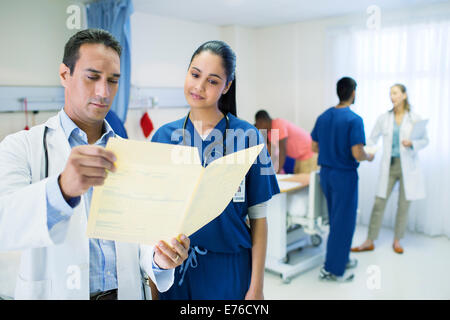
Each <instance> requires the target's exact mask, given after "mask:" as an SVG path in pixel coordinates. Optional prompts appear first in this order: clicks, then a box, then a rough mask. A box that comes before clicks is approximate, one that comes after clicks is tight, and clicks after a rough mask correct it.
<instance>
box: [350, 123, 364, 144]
mask: <svg viewBox="0 0 450 320" xmlns="http://www.w3.org/2000/svg"><path fill="white" fill-rule="evenodd" d="M357 144H363V145H366V136H365V134H364V124H363V121H362V119H361V118H359V117H358V118H356V119H355V120H353V121H352V122H351V127H350V146H354V145H357Z"/></svg>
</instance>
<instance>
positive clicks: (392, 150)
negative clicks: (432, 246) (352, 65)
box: [351, 84, 428, 253]
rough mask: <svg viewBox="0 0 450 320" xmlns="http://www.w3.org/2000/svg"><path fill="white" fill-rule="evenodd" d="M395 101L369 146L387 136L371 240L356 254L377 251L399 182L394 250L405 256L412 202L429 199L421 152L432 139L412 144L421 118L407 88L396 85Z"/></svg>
mask: <svg viewBox="0 0 450 320" xmlns="http://www.w3.org/2000/svg"><path fill="white" fill-rule="evenodd" d="M391 101H392V103H393V105H394V107H393V108H392V109H391V110H390V111H388V112H386V113H384V114H382V115H381V116H380V117H379V118H378V120H377V122H376V125H375V127H374V129H373V131H372V134H371V136H370V138H369V139H368V140H369V141H368V144H367V145H368V146H374V145H376V143H377V141H378V138H379V137H380V136H383V158H382V160H381V172H380V175H379V180H378V188H377V193H376V198H375V203H374V206H373V209H372V215H371V218H370V224H369V230H368V235H367V240H366V241H365V242H364V243H363V244H361V245H360V246H359V247H355V248H352V249H351V250H352V252H361V251H371V250H374V249H375V245H374V241H375V240H376V239H377V237H378V234H379V231H380V227H381V223H382V220H383V215H384V209H385V207H386V203H387V200H388V199H389V196H390V195H391V193H392V189H393V188H394V186H395V184H396V183H397V182H399V184H400V185H399V199H398V207H397V216H396V221H395V231H394V243H393V249H394V251H395V252H396V253H403V251H404V250H403V248H402V246H401V245H400V239H402V238H403V236H404V233H405V230H406V227H407V220H408V209H409V206H410V203H411V201H412V200H418V199H423V198H424V197H425V185H424V179H423V173H422V171H421V168H420V163H419V157H418V151H419V150H421V149H422V148H424V147H426V145H427V144H428V137H427V135H426V133H425V135H424V136H423V137H422V138H420V139H417V140H412V141H411V140H410V135H411V131H412V129H413V127H414V124H415V123H416V122H417V121H420V120H421V118H420V117H419V116H418V115H417V114H415V113H413V112H412V111H411V106H410V104H409V102H408V95H407V93H406V87H405V86H404V85H402V84H395V85H393V86H392V87H391Z"/></svg>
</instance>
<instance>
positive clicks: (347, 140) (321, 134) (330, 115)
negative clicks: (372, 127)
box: [311, 107, 366, 170]
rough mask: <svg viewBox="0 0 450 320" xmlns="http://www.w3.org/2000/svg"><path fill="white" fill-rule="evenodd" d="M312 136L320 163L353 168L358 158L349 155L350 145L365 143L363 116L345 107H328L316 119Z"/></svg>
mask: <svg viewBox="0 0 450 320" xmlns="http://www.w3.org/2000/svg"><path fill="white" fill-rule="evenodd" d="M311 138H312V139H313V140H314V141H316V142H318V143H319V158H318V164H319V165H320V166H325V167H330V168H335V169H343V170H352V169H356V168H358V166H359V162H358V161H356V159H355V158H354V157H353V155H352V150H351V148H352V146H354V145H357V144H363V145H365V144H366V137H365V134H364V124H363V121H362V118H361V117H360V116H358V115H357V114H356V113H354V112H353V111H352V110H350V108H349V107H346V108H340V109H338V108H335V107H331V108H329V109H328V110H326V111H325V112H324V113H322V114H321V115H320V116H319V117H318V118H317V120H316V124H315V125H314V129H313V131H312V132H311Z"/></svg>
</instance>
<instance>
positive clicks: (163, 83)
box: [125, 12, 220, 140]
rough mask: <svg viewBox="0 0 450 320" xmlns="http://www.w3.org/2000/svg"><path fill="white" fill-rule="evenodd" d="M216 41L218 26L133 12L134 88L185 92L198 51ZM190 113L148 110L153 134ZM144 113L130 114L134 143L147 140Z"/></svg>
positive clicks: (129, 125)
mask: <svg viewBox="0 0 450 320" xmlns="http://www.w3.org/2000/svg"><path fill="white" fill-rule="evenodd" d="M215 39H219V40H220V28H219V27H217V26H213V25H208V24H201V23H195V22H188V21H183V20H178V19H171V18H164V17H159V16H156V15H151V14H147V13H142V12H134V14H133V15H132V16H131V48H132V49H131V50H132V56H131V60H132V66H131V85H132V86H138V87H174V88H183V86H184V79H185V77H186V72H187V68H188V66H189V61H190V59H191V56H192V54H193V53H194V51H195V49H197V48H198V47H199V46H200V45H201V44H202V43H204V42H206V41H208V40H215ZM187 111H188V110H187V109H185V108H166V109H164V108H157V109H149V116H150V118H151V119H152V122H153V125H154V127H155V130H154V131H153V132H152V134H153V133H154V132H155V131H156V130H157V129H158V128H159V127H160V126H161V125H163V124H165V123H167V122H170V121H174V120H177V119H179V118H181V117H183V116H185V115H186V113H187ZM144 112H145V110H139V109H137V110H129V111H128V115H127V121H126V123H125V128H126V130H127V133H128V136H129V137H130V138H131V139H136V140H145V137H144V135H143V133H142V130H141V128H140V124H139V121H140V118H141V117H142V115H143V113H144ZM148 139H151V136H150V137H149V138H148Z"/></svg>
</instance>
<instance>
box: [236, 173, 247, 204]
mask: <svg viewBox="0 0 450 320" xmlns="http://www.w3.org/2000/svg"><path fill="white" fill-rule="evenodd" d="M233 202H245V177H244V180H242V181H241V184H240V185H239V188H238V191H237V192H236V193H235V194H234V197H233Z"/></svg>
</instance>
